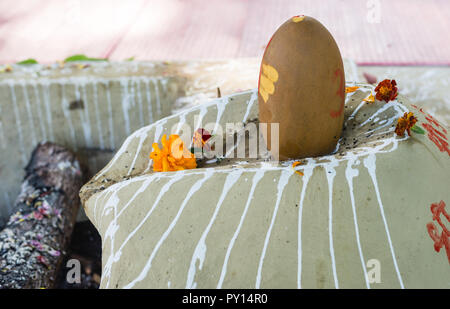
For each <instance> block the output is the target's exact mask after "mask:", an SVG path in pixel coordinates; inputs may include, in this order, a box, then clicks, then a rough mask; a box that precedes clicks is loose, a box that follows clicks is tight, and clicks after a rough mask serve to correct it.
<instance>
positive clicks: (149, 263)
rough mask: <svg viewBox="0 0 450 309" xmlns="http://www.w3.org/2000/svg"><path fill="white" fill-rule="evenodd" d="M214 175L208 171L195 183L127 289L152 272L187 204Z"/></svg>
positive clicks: (211, 170)
mask: <svg viewBox="0 0 450 309" xmlns="http://www.w3.org/2000/svg"><path fill="white" fill-rule="evenodd" d="M213 174H214V170H213V169H207V170H206V172H205V173H204V175H205V176H204V177H203V178H202V179H200V180H198V181H197V182H196V183H194V185H193V186H192V187H191V189H190V190H189V192H188V193H187V195H186V198H185V199H184V200H183V202H182V203H181V206H180V209H179V210H178V213H177V214H176V216H175V218H174V219H173V220H172V222H171V223H170V225H169V227H168V228H167V230H166V231H165V232H164V234H163V235H162V237H161V238H160V240H159V241H158V243H157V244H156V246H155V248H154V249H153V251H152V253H151V255H150V258H149V259H148V261H147V263H146V264H145V266H144V269H143V270H142V271H141V273H140V274H139V276H138V277H137V278H136V279H134V280H133V281H131V282H130V283H129V284H127V285H126V286H125V288H126V289H130V288H132V287H133V286H135V285H136V283H138V282H140V281H142V280H144V279H145V277H146V276H147V274H148V272H149V271H150V268H151V267H152V261H153V259H154V257H155V256H156V253H158V250H159V248H160V247H161V245H162V244H163V243H164V241H165V240H166V238H167V237H168V236H169V234H170V233H171V232H172V230H173V228H174V227H175V225H176V223H177V221H178V219H179V218H180V216H181V213H182V212H183V210H184V207H185V206H186V204H187V202H188V201H189V200H190V199H191V197H192V195H194V193H195V192H197V191H198V190H199V189H200V188H201V187H202V185H203V183H204V182H205V181H207V180H208V179H209V178H211V176H212V175H213Z"/></svg>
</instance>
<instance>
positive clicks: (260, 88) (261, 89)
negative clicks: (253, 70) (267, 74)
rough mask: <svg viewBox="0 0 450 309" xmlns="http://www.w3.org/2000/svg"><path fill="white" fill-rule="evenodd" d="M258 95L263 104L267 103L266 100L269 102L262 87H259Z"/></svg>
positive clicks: (267, 95)
mask: <svg viewBox="0 0 450 309" xmlns="http://www.w3.org/2000/svg"><path fill="white" fill-rule="evenodd" d="M259 94H260V95H261V96H262V98H263V100H264V102H266V103H267V100H269V94H268V93H267V92H266V91H265V90H264V89H263V88H262V87H259Z"/></svg>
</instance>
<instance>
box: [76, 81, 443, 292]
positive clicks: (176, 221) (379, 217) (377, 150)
mask: <svg viewBox="0 0 450 309" xmlns="http://www.w3.org/2000/svg"><path fill="white" fill-rule="evenodd" d="M347 86H348V87H354V88H352V89H356V88H357V87H359V88H357V89H356V91H354V92H351V93H348V94H347V95H346V100H345V108H344V128H343V133H342V136H341V138H340V139H339V141H338V144H337V146H336V149H335V150H334V151H333V153H332V154H329V155H324V156H319V157H313V158H305V159H302V160H301V161H300V164H293V163H294V162H295V160H287V161H280V162H278V161H270V156H269V155H268V152H267V149H266V151H264V149H265V145H264V143H263V142H262V143H261V141H264V139H261V138H260V137H261V135H262V133H261V132H260V131H261V128H262V127H261V126H259V125H258V124H259V118H258V104H257V103H258V102H257V101H258V100H257V96H258V92H257V90H256V89H255V90H251V91H247V92H242V93H237V94H234V95H230V96H226V97H222V98H218V99H215V100H211V101H208V102H205V103H203V104H201V105H199V106H197V107H194V108H191V109H189V110H186V111H183V112H181V113H179V114H176V115H173V116H170V117H167V118H163V119H161V120H159V121H157V122H156V123H154V124H152V125H149V126H146V127H143V128H141V129H139V130H137V131H136V132H134V133H133V134H131V135H130V136H129V137H128V138H127V139H126V141H125V142H124V144H123V145H122V147H121V148H120V150H119V151H118V152H117V154H116V155H115V156H114V157H113V159H112V160H111V161H110V162H109V164H107V165H106V166H105V167H104V168H103V169H102V170H101V171H100V172H99V173H98V174H97V175H96V176H94V177H93V178H92V180H91V181H90V182H89V183H87V184H86V185H85V186H84V187H83V188H82V190H81V193H80V195H81V199H82V201H83V205H84V208H85V211H86V213H87V215H88V217H89V218H90V220H91V221H92V222H93V223H94V225H95V226H96V227H97V229H98V231H99V232H100V234H101V236H102V240H103V273H102V282H101V287H103V288H366V287H367V288H449V287H450V281H449V280H448V279H449V278H450V254H449V246H448V237H449V236H448V230H449V225H450V223H449V216H448V213H449V207H450V206H447V205H446V204H448V203H449V201H450V191H449V190H448V185H449V181H450V176H449V175H450V164H449V163H450V154H449V151H448V146H446V144H445V142H446V141H447V140H448V133H447V131H446V129H445V128H444V127H443V126H442V125H441V124H440V123H439V122H438V121H436V120H435V119H434V118H433V117H431V116H430V115H429V114H427V112H426V111H424V110H423V109H421V108H420V107H417V106H414V105H411V104H410V103H409V102H408V100H407V99H406V98H405V97H403V96H402V95H399V96H398V97H397V98H396V99H395V100H392V101H389V102H388V103H386V102H384V101H378V100H375V102H373V103H370V102H367V98H368V97H370V95H371V94H372V93H373V92H374V88H375V87H374V86H372V85H364V84H355V83H350V84H347ZM405 112H413V113H414V114H415V115H416V117H417V120H418V122H417V125H418V126H420V127H421V128H423V129H424V131H425V134H416V133H414V132H412V133H411V136H409V135H408V134H406V133H405V135H404V136H403V137H400V136H397V134H396V133H395V132H394V131H395V127H396V124H397V120H398V119H399V118H400V117H402V116H403V115H404V113H405ZM208 123H212V124H213V126H212V127H213V129H211V131H212V133H213V135H214V134H215V133H216V132H215V130H214V128H216V130H217V128H219V127H223V128H225V127H226V124H227V123H242V124H244V126H243V128H242V129H241V130H239V131H238V132H237V133H236V132H227V131H226V130H224V131H223V132H222V135H221V136H220V137H219V136H216V137H215V138H216V140H220V138H223V140H228V141H233V142H234V144H233V143H232V144H233V145H234V146H235V147H236V148H237V150H239V149H243V151H244V153H246V154H247V155H248V151H247V150H248V148H249V147H248V146H244V147H240V146H239V145H240V144H244V145H247V144H248V145H250V144H251V143H253V139H252V136H253V138H254V137H255V136H258V138H257V139H258V141H260V143H259V144H258V148H259V149H260V150H261V149H262V150H261V151H258V154H257V156H256V157H253V158H236V155H234V152H235V149H234V148H233V147H231V148H229V150H228V152H225V153H224V158H218V160H217V159H214V158H213V159H211V158H204V159H201V160H199V161H198V166H197V168H196V169H190V170H185V171H178V172H162V173H161V172H153V171H152V165H151V161H150V160H149V154H150V152H151V151H152V148H151V147H152V143H153V142H159V141H160V139H161V137H162V136H163V135H164V134H167V136H169V134H170V133H179V134H180V135H181V132H182V128H183V125H184V124H189V125H190V126H191V127H192V126H193V128H194V130H193V131H195V130H196V129H197V128H200V127H202V126H203V124H208ZM205 127H206V125H205ZM252 130H256V134H249V133H246V132H252ZM193 131H191V132H193ZM247 135H249V136H250V138H246V136H247ZM186 143H187V142H186ZM293 165H294V166H295V167H293ZM296 172H299V173H296Z"/></svg>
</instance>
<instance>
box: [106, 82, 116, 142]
mask: <svg viewBox="0 0 450 309" xmlns="http://www.w3.org/2000/svg"><path fill="white" fill-rule="evenodd" d="M104 85H105V88H106V101H107V103H108V114H109V119H108V124H109V145H110V147H111V149H116V143H115V142H114V123H113V112H112V103H111V89H110V87H109V83H107V82H104Z"/></svg>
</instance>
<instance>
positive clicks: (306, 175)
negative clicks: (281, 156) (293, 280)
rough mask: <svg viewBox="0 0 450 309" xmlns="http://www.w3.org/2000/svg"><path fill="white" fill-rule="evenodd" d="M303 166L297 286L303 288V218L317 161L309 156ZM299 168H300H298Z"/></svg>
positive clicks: (299, 209)
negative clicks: (307, 193) (305, 202)
mask: <svg viewBox="0 0 450 309" xmlns="http://www.w3.org/2000/svg"><path fill="white" fill-rule="evenodd" d="M301 167H302V168H303V177H302V181H303V185H302V193H301V194H300V201H299V206H298V237H297V255H298V262H297V288H298V289H301V288H302V262H303V252H302V227H303V224H302V222H303V221H302V219H303V204H304V201H305V195H306V188H307V187H308V182H309V180H310V179H311V176H312V174H313V171H314V167H315V161H314V159H312V158H308V164H307V165H305V166H301ZM296 170H298V168H296Z"/></svg>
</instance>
